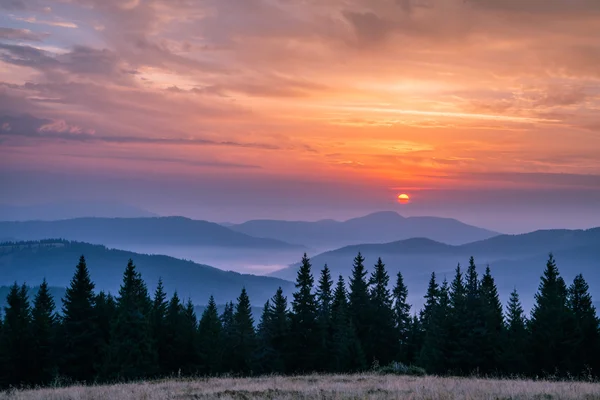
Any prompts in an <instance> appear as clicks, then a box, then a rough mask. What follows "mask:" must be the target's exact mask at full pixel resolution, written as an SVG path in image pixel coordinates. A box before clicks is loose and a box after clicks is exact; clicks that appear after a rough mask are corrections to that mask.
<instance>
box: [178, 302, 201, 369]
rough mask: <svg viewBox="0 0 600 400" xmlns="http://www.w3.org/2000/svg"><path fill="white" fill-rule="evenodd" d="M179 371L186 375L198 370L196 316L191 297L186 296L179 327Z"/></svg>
mask: <svg viewBox="0 0 600 400" xmlns="http://www.w3.org/2000/svg"><path fill="white" fill-rule="evenodd" d="M181 328H182V329H181V333H180V334H181V351H182V353H183V357H182V358H181V361H180V362H181V372H182V373H183V374H186V375H191V374H195V373H197V372H198V363H199V361H198V359H199V356H198V346H197V334H198V317H197V316H196V311H195V310H194V303H193V302H192V299H190V298H188V300H187V301H186V303H185V307H184V308H183V313H182V327H181Z"/></svg>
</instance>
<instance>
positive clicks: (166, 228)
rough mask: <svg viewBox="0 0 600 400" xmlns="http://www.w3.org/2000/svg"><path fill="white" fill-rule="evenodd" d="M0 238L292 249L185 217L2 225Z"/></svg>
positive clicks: (79, 219)
mask: <svg viewBox="0 0 600 400" xmlns="http://www.w3.org/2000/svg"><path fill="white" fill-rule="evenodd" d="M0 238H11V239H12V240H19V241H20V240H43V239H49V238H62V239H67V240H76V241H82V242H88V243H94V244H104V245H107V246H122V245H177V246H218V247H242V248H243V247H249V248H262V249H275V248H278V249H293V248H299V246H294V245H290V244H288V243H284V242H282V241H280V240H277V239H264V238H256V237H252V236H249V235H246V234H244V233H240V232H236V231H233V230H231V229H229V228H226V227H223V226H221V225H219V224H215V223H212V222H207V221H198V220H192V219H189V218H184V217H153V218H74V219H66V220H58V221H3V222H0Z"/></svg>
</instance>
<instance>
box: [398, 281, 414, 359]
mask: <svg viewBox="0 0 600 400" xmlns="http://www.w3.org/2000/svg"><path fill="white" fill-rule="evenodd" d="M392 294H393V298H394V322H395V324H396V332H397V335H398V346H399V349H398V357H399V358H398V360H399V361H402V362H404V363H413V362H415V361H416V359H415V355H416V352H415V351H416V349H415V348H414V346H415V345H416V343H415V342H414V341H413V340H412V339H413V336H412V335H411V333H412V332H413V329H414V327H413V326H412V323H413V320H412V318H411V316H410V304H408V289H407V287H406V285H405V284H404V277H403V276H402V272H400V271H398V275H397V276H396V286H394V291H393V292H392ZM417 322H418V321H417ZM415 339H416V337H415Z"/></svg>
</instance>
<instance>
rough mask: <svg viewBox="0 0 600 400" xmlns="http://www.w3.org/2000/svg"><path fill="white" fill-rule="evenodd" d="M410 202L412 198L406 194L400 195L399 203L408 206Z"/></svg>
mask: <svg viewBox="0 0 600 400" xmlns="http://www.w3.org/2000/svg"><path fill="white" fill-rule="evenodd" d="M409 201H410V196H409V195H407V194H404V193H402V194H400V195H398V203H401V204H406V203H408V202H409Z"/></svg>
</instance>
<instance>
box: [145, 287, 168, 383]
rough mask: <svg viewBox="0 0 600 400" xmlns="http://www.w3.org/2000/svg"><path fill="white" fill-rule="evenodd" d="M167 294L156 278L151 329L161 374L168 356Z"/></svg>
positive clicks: (165, 371)
mask: <svg viewBox="0 0 600 400" xmlns="http://www.w3.org/2000/svg"><path fill="white" fill-rule="evenodd" d="M167 304H168V303H167V294H166V293H165V290H164V286H163V281H162V278H159V279H158V285H157V286H156V290H155V291H154V300H153V303H152V313H151V319H150V324H151V329H152V339H153V341H154V343H155V346H156V354H157V358H158V368H159V371H160V372H161V373H162V374H165V373H167V368H166V362H167V359H168V358H169V354H168V349H167V347H166V340H167V339H166V336H167V329H168V328H167V321H166V318H167Z"/></svg>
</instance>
